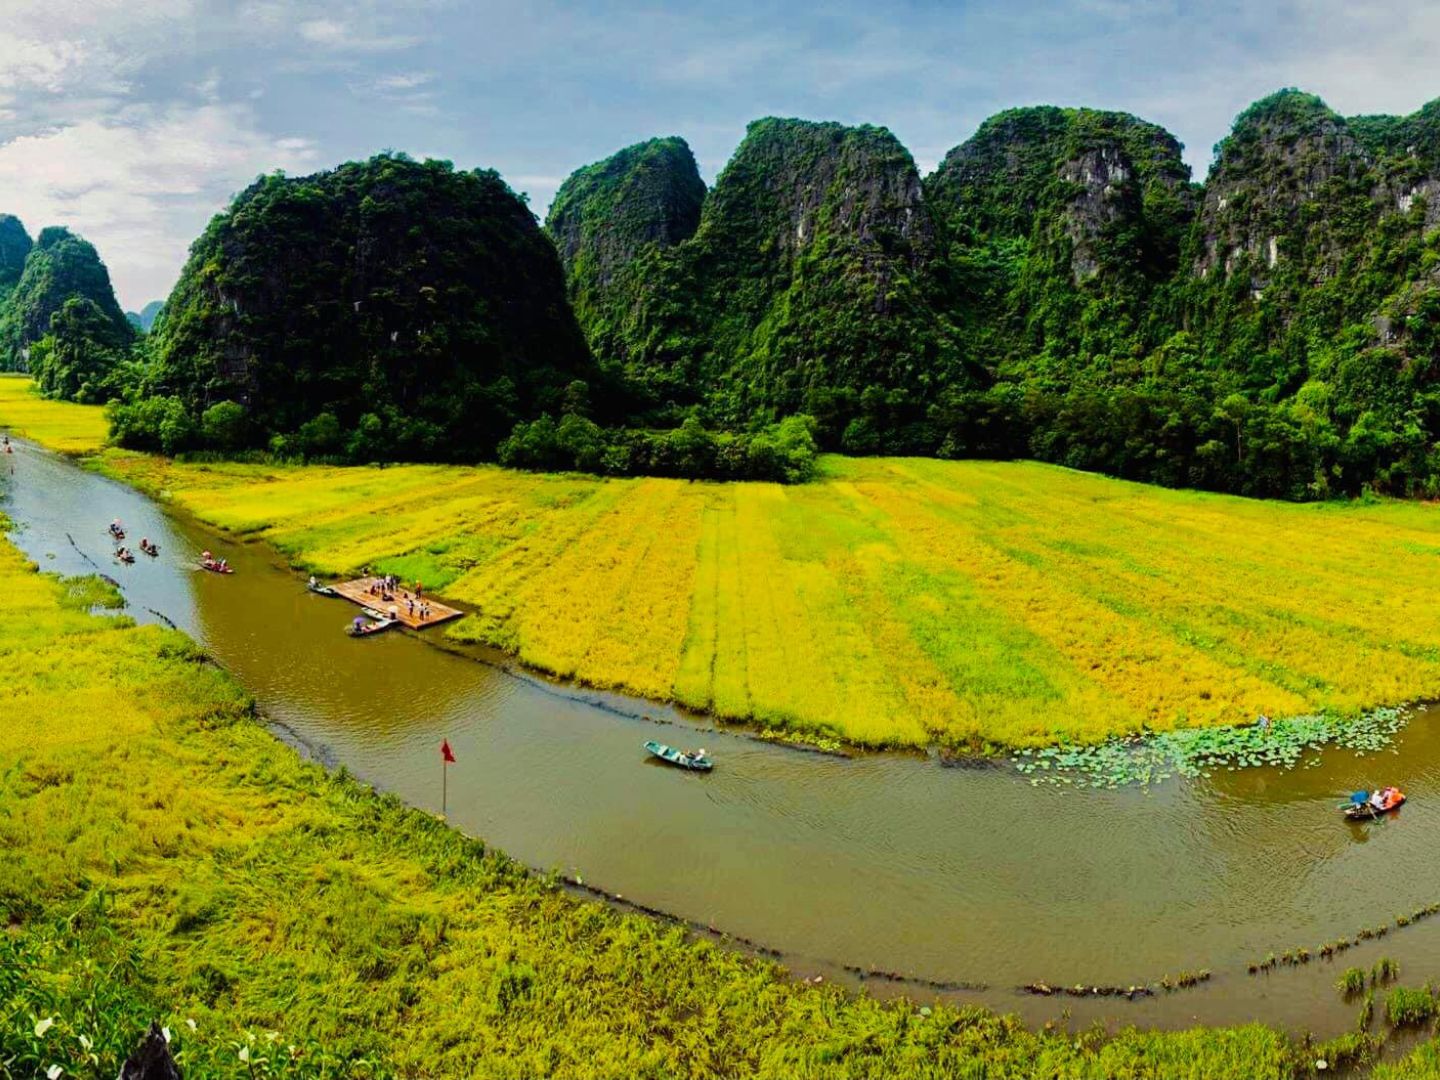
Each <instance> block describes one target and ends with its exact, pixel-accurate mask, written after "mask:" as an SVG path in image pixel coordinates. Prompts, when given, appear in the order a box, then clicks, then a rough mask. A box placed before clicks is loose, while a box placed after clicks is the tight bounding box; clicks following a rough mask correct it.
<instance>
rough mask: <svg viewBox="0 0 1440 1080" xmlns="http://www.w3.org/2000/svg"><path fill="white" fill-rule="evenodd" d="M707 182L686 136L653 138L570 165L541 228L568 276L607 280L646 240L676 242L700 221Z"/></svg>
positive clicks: (601, 282)
mask: <svg viewBox="0 0 1440 1080" xmlns="http://www.w3.org/2000/svg"><path fill="white" fill-rule="evenodd" d="M704 201H705V182H704V181H703V180H701V179H700V171H699V170H698V169H697V168H696V167H695V155H694V154H692V153H691V152H690V147H689V145H688V144H687V143H686V142H685V140H684V139H678V138H668V139H651V140H650V141H649V142H643V143H638V144H637V145H635V146H628V147H626V148H625V149H624V150H621V151H620V152H619V153H617V154H613V155H612V156H610V157H608V158H606V159H605V160H604V161H600V162H596V163H595V164H594V165H587V166H585V167H584V168H583V169H579V170H577V171H576V172H574V173H572V174H571V175H570V177H569V179H567V180H566V181H565V183H563V184H561V185H560V190H559V191H557V192H556V193H555V201H554V202H553V203H551V205H550V213H549V214H548V215H547V217H546V219H545V230H546V232H548V233H549V234H550V237H551V239H552V240H554V241H555V247H556V248H557V249H558V250H559V252H560V260H561V262H562V263H563V264H564V265H565V271H566V273H567V274H568V275H569V276H570V277H571V279H572V280H575V279H576V278H579V279H582V280H593V282H594V283H595V284H596V285H598V286H602V287H603V286H604V285H606V284H607V283H608V282H609V281H610V280H611V278H612V277H613V276H614V274H615V273H616V271H617V270H619V269H620V268H621V267H623V266H625V265H626V264H628V263H629V262H630V261H631V260H633V259H636V258H638V257H639V255H640V254H641V252H642V251H644V250H645V249H646V248H647V247H649V246H650V245H655V246H657V247H661V248H668V247H674V246H675V245H676V244H678V243H680V242H681V241H683V240H688V239H689V238H690V237H691V236H692V235H693V234H694V232H695V229H696V227H697V226H698V225H699V224H700V205H701V203H703V202H704Z"/></svg>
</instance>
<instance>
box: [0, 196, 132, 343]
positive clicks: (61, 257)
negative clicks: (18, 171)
mask: <svg viewBox="0 0 1440 1080" xmlns="http://www.w3.org/2000/svg"><path fill="white" fill-rule="evenodd" d="M10 220H11V221H14V219H13V218H12V219H10ZM16 225H18V222H17V223H16ZM14 228H15V227H14V226H11V227H10V233H11V238H10V243H11V246H12V247H18V246H20V241H19V239H18V237H16V236H15V235H14ZM21 233H22V234H23V230H21ZM70 299H84V300H89V301H91V302H92V303H93V304H95V306H96V307H97V308H98V309H99V310H100V312H101V313H102V314H103V315H104V317H105V318H106V319H107V320H108V321H109V322H110V323H111V325H112V326H113V328H114V333H115V338H116V340H117V341H119V342H122V343H124V342H129V341H130V340H131V339H132V338H133V337H134V330H133V329H132V328H131V326H130V323H129V321H128V320H126V318H125V313H124V312H123V311H121V310H120V305H119V303H118V302H117V301H116V300H115V290H114V289H113V288H112V287H111V284H110V272H109V271H108V270H106V269H105V264H104V263H103V262H101V261H100V256H99V254H98V253H97V252H96V251H95V248H94V246H93V245H91V244H90V243H89V242H88V241H85V240H82V239H81V238H80V237H78V236H76V235H75V234H74V233H72V232H70V230H69V229H65V228H60V227H58V226H52V227H50V228H47V229H44V230H42V231H41V233H40V235H39V237H38V238H37V239H36V241H35V244H34V246H33V247H32V248H31V249H30V251H29V253H28V254H27V255H26V257H25V267H24V270H23V271H22V273H21V275H20V278H19V281H17V282H16V284H15V287H14V289H13V290H12V291H11V293H10V296H9V298H8V299H7V300H5V302H4V304H3V307H0V365H3V366H7V367H9V368H12V369H22V370H23V368H24V366H25V362H26V361H25V357H26V353H27V351H28V350H29V348H30V346H31V345H33V344H34V343H35V342H36V341H39V340H40V338H42V337H44V336H45V333H46V331H48V330H49V329H50V319H51V316H53V315H54V314H55V313H56V312H57V311H59V310H60V308H61V307H62V306H63V305H64V304H65V301H66V300H70Z"/></svg>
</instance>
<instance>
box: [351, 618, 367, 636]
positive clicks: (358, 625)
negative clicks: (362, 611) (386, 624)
mask: <svg viewBox="0 0 1440 1080" xmlns="http://www.w3.org/2000/svg"><path fill="white" fill-rule="evenodd" d="M352 625H353V626H354V628H355V633H357V634H358V633H360V631H362V630H364V629H365V620H364V619H363V618H361V617H360V616H359V615H356V616H355V622H354V623H353V624H352Z"/></svg>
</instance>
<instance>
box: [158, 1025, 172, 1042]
mask: <svg viewBox="0 0 1440 1080" xmlns="http://www.w3.org/2000/svg"><path fill="white" fill-rule="evenodd" d="M160 1034H161V1035H164V1036H165V1041H166V1042H167V1043H168V1042H169V1041H170V1029H169V1028H168V1027H163V1028H161V1029H160Z"/></svg>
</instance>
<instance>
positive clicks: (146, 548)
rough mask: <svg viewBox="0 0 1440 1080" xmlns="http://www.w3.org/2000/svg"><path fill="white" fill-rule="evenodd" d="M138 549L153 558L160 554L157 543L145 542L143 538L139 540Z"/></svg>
mask: <svg viewBox="0 0 1440 1080" xmlns="http://www.w3.org/2000/svg"><path fill="white" fill-rule="evenodd" d="M140 550H141V551H143V552H144V553H145V554H146V555H149V556H150V557H151V558H152V559H153V558H156V557H157V556H158V555H159V554H160V545H159V544H147V543H146V542H145V541H144V540H141V541H140Z"/></svg>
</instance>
